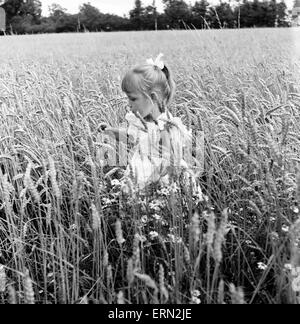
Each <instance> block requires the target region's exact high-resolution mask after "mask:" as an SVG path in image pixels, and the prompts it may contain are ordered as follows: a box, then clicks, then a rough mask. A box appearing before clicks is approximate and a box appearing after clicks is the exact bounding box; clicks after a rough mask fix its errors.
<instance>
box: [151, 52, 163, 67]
mask: <svg viewBox="0 0 300 324" xmlns="http://www.w3.org/2000/svg"><path fill="white" fill-rule="evenodd" d="M163 56H164V54H162V53H160V54H159V55H158V56H157V58H156V59H155V61H153V59H152V58H151V59H149V60H147V64H150V65H153V66H157V67H158V68H160V69H161V70H163V68H164V67H165V64H164V62H163V61H162V59H161V58H162V57H163Z"/></svg>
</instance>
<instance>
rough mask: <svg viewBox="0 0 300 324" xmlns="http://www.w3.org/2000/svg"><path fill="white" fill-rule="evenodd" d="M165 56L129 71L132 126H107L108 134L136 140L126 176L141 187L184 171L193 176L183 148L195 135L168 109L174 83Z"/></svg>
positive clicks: (126, 81)
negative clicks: (165, 62) (122, 127)
mask: <svg viewBox="0 0 300 324" xmlns="http://www.w3.org/2000/svg"><path fill="white" fill-rule="evenodd" d="M162 56H163V54H160V55H159V56H158V57H157V58H156V60H155V61H153V60H152V59H150V60H147V63H146V64H143V65H140V66H137V67H135V68H133V69H132V70H130V71H128V72H127V73H126V75H125V77H124V79H123V81H122V90H123V91H124V92H125V93H126V95H127V97H128V99H129V105H130V108H131V111H130V112H128V113H127V115H126V117H125V118H126V120H127V122H128V124H129V127H128V128H127V129H116V128H110V127H105V132H106V133H107V134H110V135H114V136H116V137H117V138H118V139H119V140H121V141H124V142H125V143H126V141H127V136H129V140H130V142H132V143H134V149H133V151H132V153H131V156H130V158H129V163H128V167H127V169H126V171H125V174H124V178H123V179H124V180H125V181H126V180H130V182H131V183H133V184H134V186H135V188H136V189H139V190H143V189H145V188H146V187H147V186H148V185H150V184H154V183H160V184H162V185H169V184H170V181H171V179H172V177H174V176H179V175H180V174H181V173H182V171H184V172H185V174H186V175H187V176H188V177H189V175H190V176H193V173H192V172H191V169H190V167H189V165H188V163H187V161H186V160H185V159H184V148H188V147H191V143H192V142H191V139H192V134H191V131H190V132H189V131H188V130H187V128H186V127H185V126H184V125H183V123H182V121H181V119H180V118H177V117H173V116H172V115H171V113H170V112H169V111H168V110H167V106H168V105H169V104H170V102H171V100H172V98H173V96H174V93H175V83H174V81H173V78H172V76H171V73H170V70H169V69H168V68H167V66H166V65H165V64H164V62H163V61H162Z"/></svg>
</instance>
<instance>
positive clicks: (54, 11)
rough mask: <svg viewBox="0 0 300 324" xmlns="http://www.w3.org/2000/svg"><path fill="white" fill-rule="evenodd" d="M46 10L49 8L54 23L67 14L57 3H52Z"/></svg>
mask: <svg viewBox="0 0 300 324" xmlns="http://www.w3.org/2000/svg"><path fill="white" fill-rule="evenodd" d="M48 8H49V13H50V17H51V18H52V19H53V20H54V21H56V20H57V19H59V18H60V17H62V16H65V15H66V14H67V9H65V8H63V7H62V6H61V5H59V4H57V3H53V4H52V5H50V6H49V7H48Z"/></svg>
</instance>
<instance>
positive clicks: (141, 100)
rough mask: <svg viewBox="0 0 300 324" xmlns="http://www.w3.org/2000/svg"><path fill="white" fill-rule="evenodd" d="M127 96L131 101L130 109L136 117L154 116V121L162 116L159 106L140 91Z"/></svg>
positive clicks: (129, 93)
mask: <svg viewBox="0 0 300 324" xmlns="http://www.w3.org/2000/svg"><path fill="white" fill-rule="evenodd" d="M126 95H127V97H128V99H129V106H130V109H131V111H132V112H133V113H134V114H135V115H137V114H140V115H141V116H142V117H143V118H145V117H147V116H149V115H152V117H153V118H154V119H156V118H157V117H158V116H159V115H160V113H159V109H158V106H157V104H156V103H155V102H154V100H151V99H150V97H146V96H145V95H144V94H143V93H141V92H139V91H131V92H128V93H126Z"/></svg>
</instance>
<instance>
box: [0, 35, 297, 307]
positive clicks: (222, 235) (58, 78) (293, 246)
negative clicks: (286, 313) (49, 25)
mask: <svg viewBox="0 0 300 324" xmlns="http://www.w3.org/2000/svg"><path fill="white" fill-rule="evenodd" d="M299 36H300V29H243V30H205V31H162V32H128V33H86V34H61V35H37V36H33V35H28V36H12V37H1V38H0V120H1V127H0V304H1V303H12V304H13V303H27V304H34V303H36V304H57V303H81V304H86V303H95V304H99V303H100V304H157V303H160V304H175V303H177V304H200V303H202V304H216V303H220V304H224V303H226V304H239V303H247V304H255V303H264V304H279V303H289V304H297V303H298V304H299V303H300V250H299V249H300V243H299V242H300V219H299V215H300V214H299V208H300V171H299V162H300V73H299V72H300V41H299V40H300V37H299ZM160 52H162V53H164V54H165V61H166V63H167V64H168V66H169V67H170V69H171V70H172V71H173V74H174V77H175V80H176V84H177V93H176V97H175V100H174V102H173V103H172V105H171V107H170V110H171V111H172V113H174V114H175V115H177V116H180V117H182V119H183V121H184V123H185V124H186V125H188V127H190V128H193V129H194V130H196V131H198V130H201V131H203V132H204V134H205V147H204V156H205V163H204V172H203V174H202V176H201V177H200V179H199V181H200V184H201V188H202V191H203V195H202V196H199V195H198V196H196V195H195V194H193V193H192V192H191V188H189V187H188V186H186V185H185V184H180V183H179V184H178V186H176V184H174V185H173V186H172V187H170V188H168V189H165V190H158V191H156V192H152V194H151V195H150V194H149V196H147V197H143V196H139V194H138V193H135V192H132V194H131V195H129V196H126V197H124V196H123V194H121V192H120V188H119V183H118V172H119V170H118V169H116V168H113V169H112V168H110V167H109V166H106V165H105V161H104V160H103V158H102V157H103V154H102V153H103V150H107V151H109V150H110V148H109V147H107V145H105V143H104V139H103V135H102V134H101V133H99V131H98V125H99V124H100V123H101V122H107V123H109V124H110V125H112V126H118V125H119V124H120V123H122V122H124V115H125V113H126V107H127V99H126V98H125V96H124V94H123V93H122V91H121V87H120V83H121V80H122V76H123V75H124V73H125V72H126V71H127V69H129V68H130V67H132V66H134V65H136V64H138V63H141V62H145V60H146V59H147V58H150V57H155V56H156V55H157V54H158V53H160ZM107 154H109V152H108V153H107Z"/></svg>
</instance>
